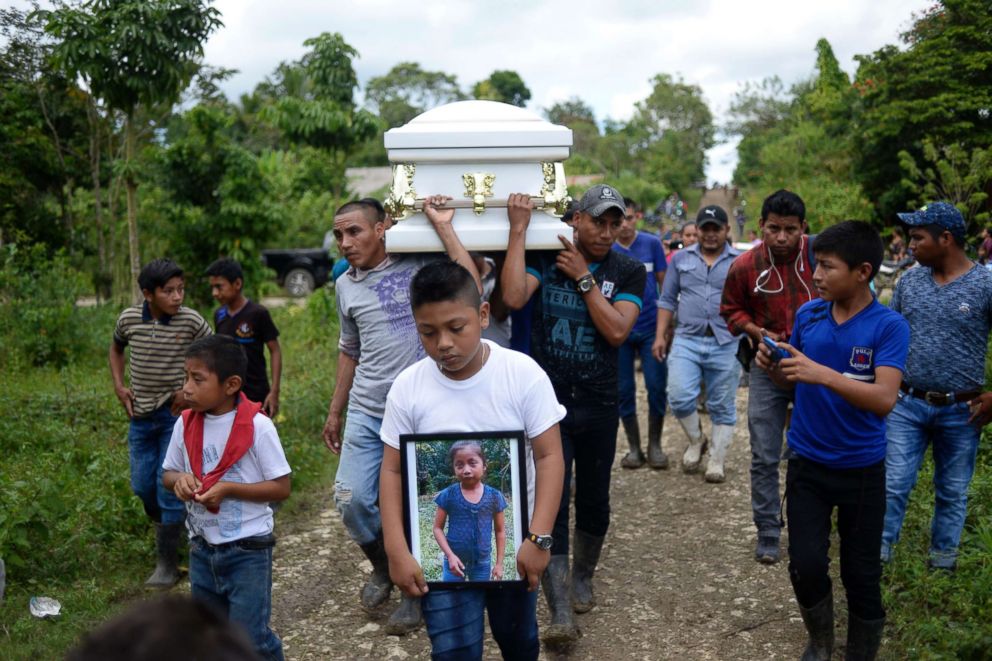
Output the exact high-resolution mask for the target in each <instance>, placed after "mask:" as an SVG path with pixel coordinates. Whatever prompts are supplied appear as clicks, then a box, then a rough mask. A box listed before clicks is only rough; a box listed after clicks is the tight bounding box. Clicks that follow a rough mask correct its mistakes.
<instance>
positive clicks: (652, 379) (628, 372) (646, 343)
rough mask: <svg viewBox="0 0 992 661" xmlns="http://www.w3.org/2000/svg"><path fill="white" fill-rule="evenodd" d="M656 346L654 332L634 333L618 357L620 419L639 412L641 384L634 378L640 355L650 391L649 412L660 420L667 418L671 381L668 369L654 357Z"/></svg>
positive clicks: (645, 385) (646, 385) (622, 347)
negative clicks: (638, 393) (666, 386)
mask: <svg viewBox="0 0 992 661" xmlns="http://www.w3.org/2000/svg"><path fill="white" fill-rule="evenodd" d="M652 344H654V330H651V331H650V332H641V333H634V332H632V333H631V334H630V335H628V336H627V341H626V342H624V343H623V344H621V345H620V351H619V355H618V357H617V376H618V378H619V380H620V387H619V395H620V417H621V418H626V417H629V416H632V415H634V414H636V413H637V383H636V382H635V377H634V356H635V355H637V354H640V356H641V368H642V369H643V371H644V387H645V388H646V389H647V391H648V412H649V413H651V414H652V415H655V416H657V417H659V418H660V417H662V416H663V415H665V382H666V381H667V380H668V366H667V365H665V361H661V362H658V361H657V360H655V358H654V356H652V355H651V345H652Z"/></svg>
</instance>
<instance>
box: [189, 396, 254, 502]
mask: <svg viewBox="0 0 992 661" xmlns="http://www.w3.org/2000/svg"><path fill="white" fill-rule="evenodd" d="M261 410H262V405H261V404H258V403H257V402H253V401H250V400H249V399H248V398H246V397H245V396H243V395H242V396H241V401H240V402H238V405H237V408H236V409H235V413H234V424H233V425H231V435H230V436H228V437H227V445H225V446H224V454H223V455H221V458H220V461H219V462H218V463H217V465H216V466H214V469H213V470H212V471H210V472H209V473H207V474H206V475H203V420H204V415H203V413H202V412H200V411H193V410H190V409H187V410H185V411H183V440H184V441H185V443H186V455H187V456H188V457H189V465H190V468H192V469H193V476H194V477H196V479H198V480H199V481H200V485H201V486H200V490H199V491H197V492H196V495H198V496H202V495H203V494H205V493H206V492H207V491H209V490H210V487H212V486H214V485H215V484H217V483H218V482H219V481H220V478H222V477H223V476H224V473H226V472H227V469H228V468H230V467H231V466H233V465H234V464H236V463H237V462H238V460H239V459H241V457H243V456H245V453H246V452H248V450H249V449H251V446H252V445H253V444H254V443H255V423H254V419H255V414H256V413H258V412H259V411H261ZM207 510H208V511H209V512H210V513H211V514H216V513H217V512H219V511H220V508H219V507H217V508H213V509H211V508H209V507H208V508H207Z"/></svg>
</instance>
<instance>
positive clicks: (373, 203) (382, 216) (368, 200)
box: [358, 197, 386, 222]
mask: <svg viewBox="0 0 992 661" xmlns="http://www.w3.org/2000/svg"><path fill="white" fill-rule="evenodd" d="M358 203H359V204H365V205H367V206H370V207H372V208H373V209H375V213H376V215H377V216H379V220H381V221H383V222H385V220H386V209H385V207H383V206H382V202H380V201H379V200H377V199H375V198H374V197H363V198H362V199H360V200H359V201H358Z"/></svg>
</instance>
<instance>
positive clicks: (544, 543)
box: [527, 533, 555, 551]
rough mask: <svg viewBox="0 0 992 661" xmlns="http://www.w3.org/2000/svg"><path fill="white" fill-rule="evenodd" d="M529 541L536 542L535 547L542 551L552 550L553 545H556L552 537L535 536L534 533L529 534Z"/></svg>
mask: <svg viewBox="0 0 992 661" xmlns="http://www.w3.org/2000/svg"><path fill="white" fill-rule="evenodd" d="M527 539H529V540H530V541H532V542H534V546H536V547H537V548H539V549H541V550H542V551H547V550H549V549H550V548H551V545H552V544H554V541H555V540H554V538H553V537H551V535H535V534H534V533H530V534H528V535H527Z"/></svg>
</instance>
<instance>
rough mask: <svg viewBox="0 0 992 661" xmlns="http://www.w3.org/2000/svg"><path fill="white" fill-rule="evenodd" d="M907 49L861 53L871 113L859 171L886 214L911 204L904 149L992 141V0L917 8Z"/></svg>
mask: <svg viewBox="0 0 992 661" xmlns="http://www.w3.org/2000/svg"><path fill="white" fill-rule="evenodd" d="M902 42H903V45H904V48H902V49H900V48H897V47H896V46H892V45H890V46H885V47H884V48H881V49H879V50H877V51H875V52H874V53H872V54H870V55H863V56H858V57H857V58H856V59H857V60H858V62H859V66H858V73H857V76H856V80H855V86H856V88H857V91H858V93H859V95H860V102H861V105H862V106H863V112H862V113H861V115H860V118H859V130H860V133H859V135H858V136H857V140H856V142H855V144H856V145H857V147H858V163H857V166H858V167H857V173H858V176H859V178H860V179H861V181H862V184H863V185H864V187H865V190H866V191H867V192H868V194H869V195H870V196H871V197H872V198H873V199H875V200H877V204H878V206H879V211H880V212H881V213H882V215H883V217H890V216H891V215H892V214H893V213H894V212H895V211H898V210H900V209H901V208H905V206H906V203H907V201H908V199H909V198H910V197H911V193H910V191H909V190H907V189H906V188H905V187H904V186H903V184H902V178H903V172H902V169H901V167H900V164H899V157H898V154H899V152H900V151H903V150H904V151H906V152H907V153H908V154H909V155H910V156H911V157H912V158H913V159H917V160H921V159H922V158H923V144H924V140H925V139H928V138H929V139H930V140H931V141H932V142H933V143H934V144H937V145H960V146H961V147H962V148H964V149H966V150H969V151H970V150H971V149H973V148H985V147H987V146H988V145H990V144H992V111H990V109H992V11H990V5H989V2H988V0H943V1H942V2H939V3H937V4H935V5H933V6H932V7H930V8H929V9H927V10H925V11H923V12H922V13H919V14H916V15H914V21H913V24H912V26H911V27H910V29H909V30H908V31H906V32H905V33H904V34H903V35H902Z"/></svg>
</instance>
